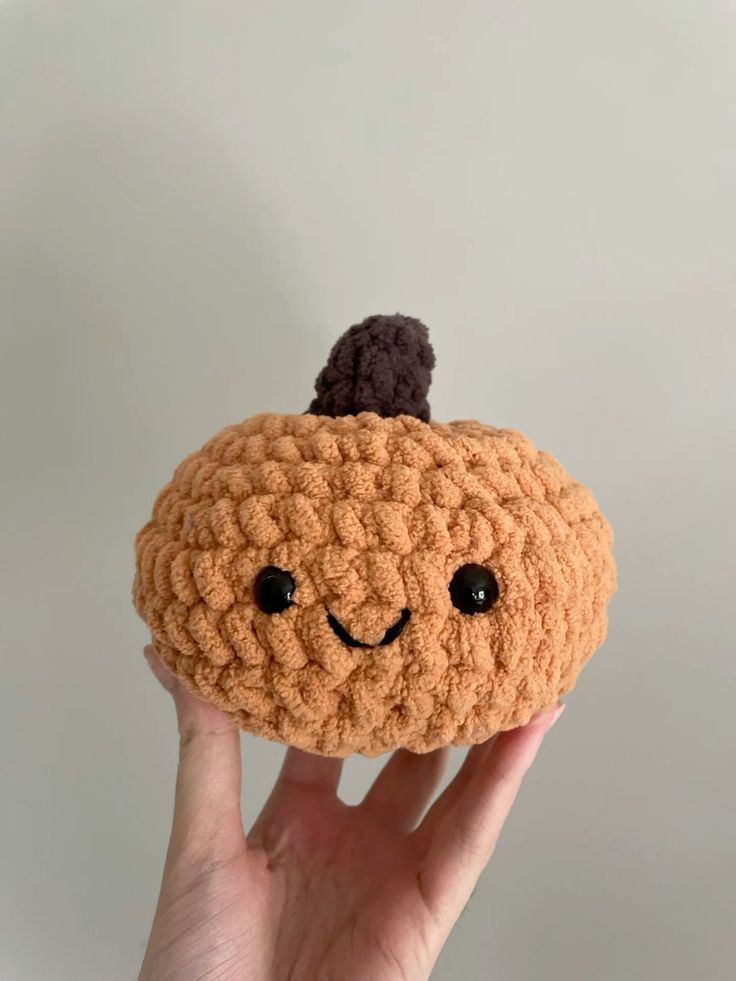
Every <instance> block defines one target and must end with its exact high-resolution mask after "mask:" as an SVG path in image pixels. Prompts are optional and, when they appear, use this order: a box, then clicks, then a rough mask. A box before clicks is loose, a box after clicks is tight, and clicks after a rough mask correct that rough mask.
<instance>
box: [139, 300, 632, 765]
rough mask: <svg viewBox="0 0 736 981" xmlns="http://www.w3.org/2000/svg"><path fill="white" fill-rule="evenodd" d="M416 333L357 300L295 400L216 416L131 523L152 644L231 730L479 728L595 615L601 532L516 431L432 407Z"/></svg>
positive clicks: (368, 746)
mask: <svg viewBox="0 0 736 981" xmlns="http://www.w3.org/2000/svg"><path fill="white" fill-rule="evenodd" d="M433 366H434V354H433V352H432V348H431V346H430V344H429V341H428V338H427V329H426V327H424V325H423V324H421V323H420V322H419V321H418V320H414V319H413V318H410V317H404V316H399V315H396V316H389V317H382V316H376V317H369V318H368V319H367V320H365V321H364V322H363V323H361V324H358V325H356V326H354V327H351V328H350V330H348V331H347V333H346V334H344V335H343V336H342V337H341V338H340V339H339V340H338V341H337V343H336V344H335V346H334V347H333V349H332V352H331V354H330V357H329V360H328V363H327V365H326V367H325V368H324V369H323V370H322V372H321V373H320V375H319V377H318V379H317V383H316V392H317V396H316V398H315V399H314V400H313V401H312V403H311V405H310V406H309V409H308V411H307V412H306V413H304V414H302V415H279V414H273V413H266V414H260V415H255V416H253V417H251V418H250V419H246V420H245V421H244V422H239V423H236V424H235V425H232V426H227V427H226V428H225V429H223V430H222V431H221V432H219V433H218V434H217V435H216V436H214V437H213V438H212V439H210V440H209V442H207V443H206V444H205V445H204V446H203V447H202V449H200V450H198V451H197V452H196V453H193V454H191V455H190V456H188V457H187V458H186V459H185V460H184V461H183V462H182V463H181V464H180V465H179V466H178V467H177V469H176V471H175V473H174V476H173V478H172V480H171V482H170V483H169V484H168V485H167V486H166V487H165V488H164V489H163V490H162V491H161V493H160V494H159V496H158V498H157V500H156V503H155V505H154V508H153V516H152V518H151V520H150V521H149V522H148V523H147V524H146V525H145V526H144V527H143V528H142V529H141V531H140V532H139V533H138V536H137V538H136V575H135V582H134V587H133V593H134V601H135V605H136V608H137V610H138V612H139V613H140V615H141V616H142V617H143V619H144V620H145V621H146V622H147V624H148V626H149V628H150V630H151V632H152V635H153V643H154V645H155V648H156V650H157V652H158V654H159V656H160V657H161V658H162V659H163V661H164V662H165V663H166V664H167V665H168V667H169V668H170V670H171V671H172V672H173V673H174V674H175V675H177V676H178V677H179V678H180V679H181V681H182V682H183V683H184V684H185V685H186V686H187V687H188V688H189V689H191V690H192V691H193V692H194V693H195V694H197V695H199V696H200V697H201V698H204V699H206V700H208V701H210V702H213V703H214V704H215V705H217V706H219V707H220V708H221V709H223V710H224V711H225V712H227V713H228V714H229V715H230V716H231V717H232V718H233V719H234V720H235V722H236V723H237V724H238V725H239V726H240V727H241V728H243V729H246V730H248V731H249V732H252V733H256V734H258V735H260V736H265V737H267V738H269V739H274V740H278V741H280V742H283V743H288V744H290V745H293V746H297V747H300V748H301V749H305V750H310V751H311V752H314V753H321V754H323V755H327V756H347V755H348V754H349V753H353V752H358V753H364V754H366V755H369V756H373V755H376V754H378V753H382V752H384V751H386V750H391V749H395V748H398V747H406V748H408V749H410V750H413V751H414V752H419V753H423V752H427V751H429V750H431V749H434V748H435V747H438V746H444V745H449V744H455V745H463V744H469V743H477V742H480V741H482V740H484V739H486V738H488V737H489V736H490V735H492V734H493V733H494V732H497V731H499V730H502V729H509V728H511V727H514V726H518V725H521V724H523V723H525V722H526V721H528V719H529V718H530V717H531V715H532V714H534V713H535V712H537V711H539V710H541V709H544V708H546V707H547V706H550V705H552V704H553V703H554V702H555V701H556V700H557V698H558V697H559V696H560V695H561V694H563V693H564V692H567V691H569V690H570V689H571V688H572V686H573V684H574V682H575V679H576V676H577V674H578V672H579V670H580V668H581V667H582V665H583V663H584V662H585V661H586V660H587V658H588V657H589V656H590V655H591V654H592V653H593V651H594V650H595V649H596V647H598V646H599V645H600V644H601V643H602V641H603V639H604V636H605V633H606V623H607V620H606V605H607V603H608V600H609V598H610V596H611V594H612V593H613V590H614V588H615V567H614V562H613V558H612V555H611V544H612V535H611V530H610V528H609V526H608V524H607V522H606V520H605V518H604V517H603V516H602V515H601V513H600V511H599V510H598V508H597V506H596V503H595V500H594V499H593V496H592V494H591V493H590V491H588V490H587V489H586V488H585V487H583V486H582V485H581V484H579V483H577V481H575V480H573V479H572V478H571V477H570V476H569V475H568V474H567V473H566V472H565V470H564V469H563V468H562V466H561V465H560V464H559V463H558V462H557V461H556V460H555V459H554V458H553V457H551V456H550V455H549V454H547V453H545V452H543V451H540V450H537V449H536V448H535V447H534V446H533V445H532V443H531V442H530V441H529V440H528V439H527V438H526V437H525V436H523V435H522V434H521V433H519V432H517V431H516V430H513V429H496V428H494V427H493V426H488V425H484V424H483V423H480V422H474V421H461V422H450V423H447V424H443V423H439V422H434V421H431V420H430V413H429V405H428V403H427V391H428V388H429V382H430V377H431V371H432V368H433Z"/></svg>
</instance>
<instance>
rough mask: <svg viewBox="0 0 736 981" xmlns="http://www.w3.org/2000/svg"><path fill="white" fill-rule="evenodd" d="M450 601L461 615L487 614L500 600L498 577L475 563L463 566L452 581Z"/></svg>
mask: <svg viewBox="0 0 736 981" xmlns="http://www.w3.org/2000/svg"><path fill="white" fill-rule="evenodd" d="M450 599H451V600H452V605H453V606H455V607H457V609H458V610H460V612H461V613H485V612H486V610H490V608H491V607H492V606H493V604H494V603H495V602H496V600H497V599H498V583H497V582H496V577H495V576H494V575H493V573H492V572H491V570H490V569H486V568H485V566H482V565H476V564H475V563H474V562H470V563H468V565H461V566H460V568H459V569H458V570H457V572H456V573H455V575H454V576H453V577H452V580H451V581H450Z"/></svg>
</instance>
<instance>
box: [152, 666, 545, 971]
mask: <svg viewBox="0 0 736 981" xmlns="http://www.w3.org/2000/svg"><path fill="white" fill-rule="evenodd" d="M145 654H146V658H147V660H148V662H149V664H150V666H151V668H152V670H153V672H154V674H155V675H156V677H157V678H158V680H159V681H160V682H161V684H162V685H163V687H164V688H165V689H166V690H167V691H168V692H169V693H170V694H171V696H172V697H173V700H174V704H175V707H176V714H177V719H178V725H179V736H180V740H179V766H178V773H177V780H176V793H175V802H174V817H173V823H172V829H171V838H170V841H169V847H168V852H167V856H166V863H165V867H164V873H163V881H162V885H161V893H160V896H159V901H158V906H157V909H156V914H155V917H154V921H153V927H152V929H151V934H150V938H149V941H148V947H147V949H146V953H145V958H144V961H143V966H142V968H141V972H140V975H139V981H174V979H176V981H287V979H289V981H314V979H315V978H319V979H320V981H345V979H348V978H349V979H350V981H425V979H427V978H428V977H429V975H430V972H431V970H432V967H433V965H434V963H435V961H436V959H437V956H438V954H439V952H440V950H441V949H442V946H443V944H444V943H445V941H446V939H447V937H448V935H449V933H450V931H451V929H452V927H453V925H454V924H455V922H456V920H457V918H458V917H459V915H460V913H461V912H462V910H463V907H464V906H465V904H466V902H467V901H468V899H469V897H470V895H471V893H472V891H473V889H474V887H475V885H476V883H477V881H478V877H479V876H480V874H481V872H482V871H483V869H484V868H485V866H486V864H487V862H488V860H489V859H490V857H491V855H492V854H493V850H494V847H495V844H496V841H497V840H498V836H499V834H500V832H501V829H502V827H503V824H504V821H505V820H506V817H507V815H508V813H509V810H510V808H511V805H512V803H513V801H514V798H515V797H516V793H517V791H518V789H519V786H520V784H521V781H522V779H523V777H524V774H525V773H526V771H527V770H528V769H529V767H530V765H531V763H532V761H533V760H534V757H535V756H536V753H537V750H538V749H539V747H540V745H541V743H542V740H543V738H544V736H545V734H546V732H548V731H549V729H550V728H551V727H552V725H553V724H554V722H555V721H556V720H557V719H558V718H559V716H560V714H561V713H562V710H563V707H564V706H562V705H561V704H558V705H557V706H554V707H553V708H551V709H548V710H546V711H545V712H542V713H540V714H539V715H537V716H535V717H534V718H533V719H532V720H531V721H530V722H529V723H528V724H527V725H526V726H523V727H521V728H518V729H514V730H511V731H509V732H504V733H501V734H499V735H498V736H496V737H495V738H492V739H490V740H488V741H487V742H485V743H482V744H480V745H478V746H474V747H473V748H472V749H470V750H469V751H468V753H467V755H466V757H465V760H464V762H463V764H462V766H461V768H460V770H459V772H458V774H457V775H456V777H455V778H454V779H453V780H452V781H451V782H450V783H449V785H448V786H447V788H446V789H445V790H444V791H443V793H442V794H440V795H439V797H438V798H437V799H436V800H435V801H434V803H433V804H432V805H431V807H429V809H428V810H426V808H427V805H428V803H429V801H430V799H431V797H432V795H433V793H434V791H435V789H436V787H437V784H438V783H439V781H440V779H441V776H442V773H443V770H444V767H445V764H446V760H447V751H446V750H436V751H434V752H432V753H428V754H425V755H415V754H413V753H410V752H408V751H406V750H399V751H398V752H395V753H394V754H393V755H392V756H391V757H390V758H389V760H388V762H387V763H386V765H385V766H384V768H383V769H382V771H381V772H380V773H379V775H378V777H377V778H376V780H375V782H374V784H373V785H372V787H371V788H370V789H369V791H368V793H367V794H366V796H365V798H364V799H363V801H362V802H361V803H360V804H359V805H357V806H348V805H347V804H344V803H343V802H342V801H341V800H340V799H339V798H338V796H337V787H338V781H339V779H340V771H341V768H342V763H343V761H342V760H339V759H328V758H325V757H320V756H314V755H312V754H309V753H304V752H302V751H300V750H295V749H288V750H287V752H286V755H285V758H284V763H283V766H282V768H281V772H280V773H279V775H278V777H277V780H276V783H275V785H274V788H273V791H272V792H271V795H270V797H269V799H268V801H267V802H266V804H265V806H264V808H263V810H262V812H261V814H260V815H259V817H258V818H257V820H256V822H255V824H254V825H253V827H252V828H251V830H250V831H249V832H248V834H247V836H246V834H245V833H244V830H243V824H242V818H241V812H240V791H241V760H240V733H239V731H238V730H237V729H236V728H235V727H234V726H233V724H232V723H231V722H230V720H229V719H228V717H227V716H226V715H224V714H223V713H222V712H220V711H219V710H218V709H217V708H215V707H214V706H213V705H211V704H208V703H206V702H203V701H201V700H199V699H197V698H195V697H194V696H193V695H192V694H191V693H189V692H188V691H187V690H186V689H185V688H184V687H183V686H182V685H181V684H180V683H179V682H178V681H177V680H176V679H175V678H174V677H173V676H172V675H171V674H170V673H169V672H168V670H167V669H166V668H165V667H164V665H163V664H162V663H161V662H160V661H159V660H158V658H157V657H156V654H155V652H154V650H153V648H152V647H147V648H146V650H145ZM425 811H426V813H425ZM422 815H424V816H422Z"/></svg>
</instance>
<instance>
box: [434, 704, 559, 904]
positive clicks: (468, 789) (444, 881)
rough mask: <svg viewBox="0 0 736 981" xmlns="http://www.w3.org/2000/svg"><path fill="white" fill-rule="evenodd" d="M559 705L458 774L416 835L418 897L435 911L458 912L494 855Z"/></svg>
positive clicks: (512, 732) (503, 738) (502, 735)
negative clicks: (419, 845) (419, 860)
mask: <svg viewBox="0 0 736 981" xmlns="http://www.w3.org/2000/svg"><path fill="white" fill-rule="evenodd" d="M563 709H564V705H561V704H558V705H555V706H553V707H552V708H550V709H547V710H545V711H544V712H540V713H539V714H538V715H536V716H535V717H534V718H533V719H532V720H531V721H530V722H528V723H527V724H526V725H525V726H521V727H520V728H518V729H512V730H510V731H508V732H502V733H500V734H499V735H498V736H497V737H496V739H495V740H494V742H493V745H492V746H491V747H490V748H489V750H488V752H487V755H484V757H483V759H482V761H480V762H479V765H477V766H474V767H473V769H472V772H471V773H470V775H468V774H459V775H458V776H457V777H456V778H455V781H458V786H454V783H455V781H453V782H451V783H450V785H449V786H448V787H447V789H446V790H445V791H444V793H443V794H442V795H441V796H440V797H439V798H438V799H437V801H436V802H435V803H434V805H433V806H432V807H431V808H430V810H429V811H428V813H427V815H426V817H425V819H424V821H422V823H421V824H420V825H419V827H418V828H417V830H416V832H415V834H416V835H417V836H418V837H419V839H420V841H421V843H422V845H423V852H424V856H425V857H424V862H423V865H422V869H421V874H420V878H421V882H420V885H421V888H422V893H423V895H424V897H425V899H426V900H427V902H429V903H431V904H432V905H433V906H435V905H436V906H438V907H445V906H447V904H448V903H449V904H450V906H451V907H452V908H453V909H455V910H456V911H459V909H461V908H462V906H463V905H464V904H465V903H466V902H467V900H468V897H469V896H470V894H471V892H472V891H473V888H474V887H475V884H476V882H477V880H478V877H479V876H480V874H481V872H482V871H483V869H484V868H485V866H486V864H487V863H488V860H489V859H490V857H491V855H492V854H493V850H494V848H495V846H496V842H497V841H498V837H499V835H500V834H501V830H502V828H503V825H504V822H505V821H506V818H507V816H508V813H509V811H510V810H511V806H512V804H513V803H514V799H515V798H516V794H517V793H518V790H519V787H520V786H521V782H522V780H523V779H524V775H525V774H526V772H527V770H528V769H529V767H530V766H531V764H532V763H533V761H534V758H535V756H536V755H537V752H538V750H539V747H540V746H541V745H542V740H543V739H544V736H545V734H546V733H547V732H548V731H549V730H550V729H551V727H552V726H553V725H554V723H555V722H556V721H557V719H558V718H559V717H560V715H561V714H562V711H563Z"/></svg>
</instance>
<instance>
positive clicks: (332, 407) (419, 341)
mask: <svg viewBox="0 0 736 981" xmlns="http://www.w3.org/2000/svg"><path fill="white" fill-rule="evenodd" d="M433 367H434V351H433V350H432V345H431V344H430V343H429V334H428V331H427V328H426V327H425V326H424V324H423V323H422V322H421V321H420V320H416V319H415V318H414V317H404V316H402V315H401V314H399V313H397V314H394V315H393V316H373V317H367V318H366V319H365V320H364V321H363V322H362V323H360V324H355V325H354V326H353V327H351V328H350V329H349V330H347V331H346V332H345V333H344V334H343V335H342V337H340V338H339V339H338V340H337V342H336V343H335V345H334V346H333V348H332V350H331V351H330V356H329V358H328V360H327V364H326V365H325V367H324V368H323V369H322V371H321V372H320V373H319V375H318V376H317V381H316V382H315V386H314V387H315V391H316V392H317V397H316V398H314V399H313V400H312V402H311V404H310V406H309V410H308V411H309V412H311V413H314V414H315V415H321V416H354V415H357V414H358V413H359V412H375V413H377V414H378V415H379V416H384V417H389V416H398V415H408V416H416V417H417V418H419V419H422V420H423V421H424V422H428V421H429V403H428V402H427V392H428V391H429V384H430V381H431V379H432V368H433Z"/></svg>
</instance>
